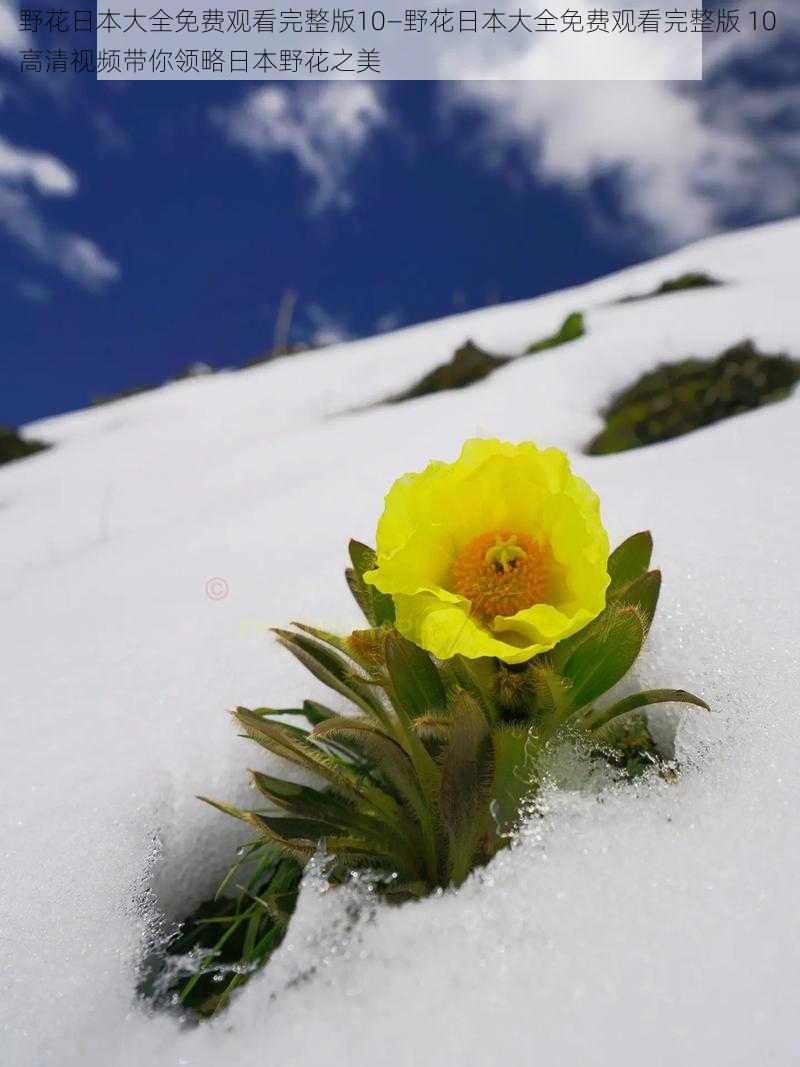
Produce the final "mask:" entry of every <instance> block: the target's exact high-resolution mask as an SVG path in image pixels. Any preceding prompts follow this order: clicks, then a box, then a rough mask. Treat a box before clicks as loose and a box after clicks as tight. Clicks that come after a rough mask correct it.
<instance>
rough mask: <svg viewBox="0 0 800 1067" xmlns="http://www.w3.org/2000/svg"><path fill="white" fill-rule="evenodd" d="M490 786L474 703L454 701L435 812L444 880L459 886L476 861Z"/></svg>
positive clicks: (487, 751) (489, 762)
mask: <svg viewBox="0 0 800 1067" xmlns="http://www.w3.org/2000/svg"><path fill="white" fill-rule="evenodd" d="M493 781H494V750H493V748H492V738H491V734H490V732H489V724H488V723H487V721H486V716H485V715H484V713H483V711H482V709H481V708H480V706H479V705H478V702H477V701H476V700H475V699H474V697H472V696H470V694H469V693H462V694H461V695H460V697H458V698H457V706H456V707H455V708H454V714H453V728H452V730H451V732H450V738H449V740H448V743H447V746H446V747H445V751H444V756H443V759H442V778H441V786H440V790H439V808H440V812H441V818H442V822H443V824H444V827H445V830H446V831H447V838H448V872H447V873H448V876H449V881H451V882H453V883H454V884H455V885H460V884H461V882H463V881H464V879H465V878H466V877H467V875H468V874H469V872H470V871H471V870H472V867H473V865H474V863H475V860H476V854H477V853H478V852H479V850H480V846H481V843H482V841H483V839H484V837H485V835H486V832H487V830H488V822H489V798H490V796H491V792H492V787H493Z"/></svg>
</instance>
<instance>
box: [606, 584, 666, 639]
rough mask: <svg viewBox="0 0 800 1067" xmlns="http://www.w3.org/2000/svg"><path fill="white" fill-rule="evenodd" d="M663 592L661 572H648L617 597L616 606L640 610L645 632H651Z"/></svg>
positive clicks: (626, 587) (627, 586)
mask: <svg viewBox="0 0 800 1067" xmlns="http://www.w3.org/2000/svg"><path fill="white" fill-rule="evenodd" d="M660 592H661V571H648V572H647V573H646V574H642V575H640V576H639V577H638V578H635V579H634V580H633V581H632V582H630V583H629V584H628V585H626V586H625V588H624V589H623V590H622V591H621V592H620V593H618V594H617V595H616V597H615V599H614V603H615V604H627V605H629V606H631V607H635V608H638V609H639V613H640V614H641V617H642V621H643V623H644V627H645V632H648V631H649V630H650V627H651V625H652V623H653V616H654V615H655V613H656V607H657V606H658V597H659V593H660Z"/></svg>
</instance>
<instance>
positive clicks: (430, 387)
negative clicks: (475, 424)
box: [388, 341, 512, 404]
mask: <svg viewBox="0 0 800 1067" xmlns="http://www.w3.org/2000/svg"><path fill="white" fill-rule="evenodd" d="M511 358H512V357H511V356H493V355H492V354H491V353H490V352H485V351H484V350H483V349H482V348H479V347H478V346H477V345H476V344H474V343H473V342H472V341H467V342H466V344H463V345H462V346H461V348H458V349H456V352H455V354H454V355H453V358H452V359H451V360H449V361H448V362H447V363H442V364H440V365H439V366H438V367H434V369H433V370H432V371H429V372H428V373H427V374H426V375H425V376H424V377H423V378H420V380H419V381H418V382H417V383H416V385H412V386H411V388H410V389H406V390H405V392H402V393H397V394H396V395H395V396H390V397H389V399H388V403H390V404H399V403H401V402H402V401H404V400H415V399H416V398H417V397H420V396H429V395H430V394H431V393H443V392H445V391H446V390H448V389H464V388H465V387H466V386H468V385H474V383H475V382H480V381H483V379H484V378H488V376H489V375H490V374H491V373H492V372H493V371H495V370H497V368H498V367H503V366H505V364H506V363H508V362H509V361H510V360H511Z"/></svg>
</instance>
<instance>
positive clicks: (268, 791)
mask: <svg viewBox="0 0 800 1067" xmlns="http://www.w3.org/2000/svg"><path fill="white" fill-rule="evenodd" d="M250 774H251V776H252V779H253V784H254V785H255V787H256V788H257V789H258V791H259V793H261V795H262V796H264V797H266V799H267V800H269V801H270V803H272V804H274V805H275V806H276V807H279V808H282V809H283V810H284V811H288V812H291V814H292V815H299V816H302V817H304V818H308V819H319V820H321V821H323V822H328V823H330V824H331V825H333V826H335V825H337V824H339V822H340V820H343V819H346V818H347V817H348V815H350V814H351V812H352V807H350V806H348V805H347V804H345V803H344V801H343V800H342V799H341V798H340V797H338V796H336V794H334V793H330V792H329V793H323V792H321V791H320V790H319V789H312V788H311V787H310V786H307V785H298V783H297V782H287V781H285V780H284V779H283V778H273V777H272V775H269V774H263V773H262V772H261V771H251V772H250Z"/></svg>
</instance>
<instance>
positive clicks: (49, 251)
mask: <svg viewBox="0 0 800 1067" xmlns="http://www.w3.org/2000/svg"><path fill="white" fill-rule="evenodd" d="M27 186H32V187H33V189H34V191H35V192H37V193H38V194H40V195H41V196H46V197H47V196H49V197H53V196H59V197H63V196H72V195H74V193H75V192H76V191H77V189H78V180H77V178H76V177H75V175H74V174H73V172H72V171H71V170H70V169H69V167H67V166H65V164H63V163H62V162H61V161H60V160H58V159H56V157H55V156H51V155H47V154H46V153H43V152H34V151H31V150H29V149H25V148H19V147H17V146H16V145H13V144H11V143H10V142H9V141H7V140H4V139H3V138H0V227H1V228H2V229H4V230H5V232H6V234H7V235H8V236H9V237H10V238H11V239H12V240H14V241H16V242H17V243H18V244H20V245H22V246H23V247H24V248H26V249H27V250H28V252H30V253H31V254H32V255H34V256H35V257H36V258H37V259H39V260H41V261H42V262H44V263H49V264H51V265H52V266H54V267H56V268H57V269H58V270H60V271H61V273H62V274H64V275H65V276H66V277H68V278H70V279H72V280H73V281H75V282H77V283H78V284H79V285H82V286H84V287H85V288H87V289H99V288H101V287H102V286H103V285H105V284H106V283H108V282H112V281H116V280H117V279H118V278H119V277H120V276H121V271H120V268H119V265H118V264H117V263H115V262H113V260H111V259H109V258H108V256H106V255H105V253H104V252H103V251H102V250H101V249H100V248H99V247H98V246H97V245H96V244H95V243H94V242H93V241H91V240H90V239H89V238H88V237H83V236H82V235H80V234H73V233H65V232H62V231H60V230H57V229H53V228H51V227H50V226H48V224H47V223H46V222H45V219H44V217H43V215H42V213H41V211H40V210H39V208H38V206H37V204H36V203H35V201H34V198H33V197H32V196H31V194H30V192H29V190H28V188H27Z"/></svg>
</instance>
